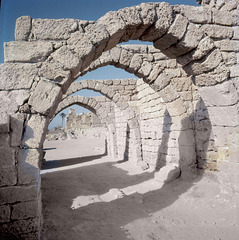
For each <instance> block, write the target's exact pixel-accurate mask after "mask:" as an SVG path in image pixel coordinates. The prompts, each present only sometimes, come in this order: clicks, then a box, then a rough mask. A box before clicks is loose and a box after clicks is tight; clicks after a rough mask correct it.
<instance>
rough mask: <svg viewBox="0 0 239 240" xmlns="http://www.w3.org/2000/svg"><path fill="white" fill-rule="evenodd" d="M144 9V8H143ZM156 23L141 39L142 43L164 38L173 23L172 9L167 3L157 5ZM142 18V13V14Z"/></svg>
mask: <svg viewBox="0 0 239 240" xmlns="http://www.w3.org/2000/svg"><path fill="white" fill-rule="evenodd" d="M142 8H143V7H142ZM155 12H156V22H155V24H154V25H152V26H151V27H150V28H149V29H147V30H146V31H145V32H144V34H143V35H142V36H141V37H140V40H142V41H154V40H156V39H158V38H160V37H162V36H163V34H165V33H166V32H167V30H168V28H169V27H170V25H171V23H172V21H173V10H172V7H171V6H170V5H169V4H168V3H166V2H162V3H158V4H156V5H155ZM141 16H142V13H141Z"/></svg>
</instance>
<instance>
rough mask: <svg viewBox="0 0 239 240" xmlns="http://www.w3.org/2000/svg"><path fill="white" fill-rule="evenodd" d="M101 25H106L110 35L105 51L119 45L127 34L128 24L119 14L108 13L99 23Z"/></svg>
mask: <svg viewBox="0 0 239 240" xmlns="http://www.w3.org/2000/svg"><path fill="white" fill-rule="evenodd" d="M97 22H98V23H99V24H102V25H105V27H106V30H107V31H108V33H109V34H110V40H109V41H108V44H107V47H106V49H105V50H109V49H111V48H112V47H114V46H115V45H116V44H118V43H119V40H120V38H121V37H122V36H123V34H124V33H125V28H126V23H125V22H124V20H123V19H122V18H121V16H120V13H118V12H108V13H106V14H105V15H104V16H103V17H101V18H99V19H98V21H97Z"/></svg>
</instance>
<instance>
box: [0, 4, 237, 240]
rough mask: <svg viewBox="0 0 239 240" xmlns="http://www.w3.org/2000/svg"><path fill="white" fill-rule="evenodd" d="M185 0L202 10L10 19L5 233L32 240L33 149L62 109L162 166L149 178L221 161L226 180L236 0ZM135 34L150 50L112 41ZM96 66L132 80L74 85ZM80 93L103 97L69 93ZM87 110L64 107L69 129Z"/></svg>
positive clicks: (36, 208) (0, 126)
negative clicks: (96, 123)
mask: <svg viewBox="0 0 239 240" xmlns="http://www.w3.org/2000/svg"><path fill="white" fill-rule="evenodd" d="M197 2H198V3H199V4H201V5H202V6H197V7H195V6H185V5H184V6H180V5H179V6H170V5H169V4H167V3H142V4H140V5H138V6H132V7H129V8H125V9H121V10H119V11H116V12H109V13H107V14H106V15H105V16H103V17H101V18H100V19H99V20H98V21H96V22H93V21H81V20H75V19H58V20H55V19H31V17H29V16H23V17H20V18H19V19H17V22H16V29H15V40H16V41H12V42H9V43H5V48H4V52H5V63H4V64H1V65H0V103H1V106H0V143H1V144H0V168H1V171H0V215H1V217H0V222H1V223H2V225H1V226H3V229H4V231H5V232H6V231H7V229H9V230H10V231H11V232H12V234H15V236H16V237H17V238H21V237H22V236H27V234H29V233H31V234H32V236H38V235H39V229H40V220H41V203H40V201H41V194H40V190H39V189H40V175H39V165H40V162H41V160H42V157H43V154H42V144H43V141H44V139H45V134H46V130H47V126H48V124H49V121H50V119H52V118H53V116H54V115H55V114H57V113H58V112H60V111H61V110H63V109H65V108H66V107H69V106H72V105H74V104H78V105H80V106H83V107H85V108H87V109H89V110H90V111H92V112H93V113H94V114H96V115H97V116H98V117H99V119H100V121H101V124H103V125H104V126H106V127H107V137H108V138H107V139H108V140H109V143H110V144H109V145H110V147H111V149H110V151H109V152H111V153H112V156H114V157H116V158H118V159H120V160H122V159H123V160H124V159H128V160H130V161H135V164H136V165H137V164H138V166H140V167H141V168H142V169H146V168H148V166H150V167H151V168H153V169H154V170H155V169H156V170H159V169H162V171H161V172H159V173H158V174H156V177H158V179H159V180H160V181H164V182H166V181H169V180H172V179H175V178H176V177H178V176H179V174H181V177H182V178H185V179H186V178H189V177H190V176H191V177H192V175H193V174H194V173H196V171H197V170H198V169H207V170H217V171H218V170H219V171H221V172H222V173H223V171H224V167H223V166H226V167H225V169H226V171H225V174H224V175H223V174H222V175H223V176H224V178H225V175H229V174H230V166H235V165H236V164H237V163H238V158H237V157H235V156H238V147H237V146H238V139H239V138H238V125H239V123H238V122H239V120H238V119H239V118H238V109H239V107H238V102H239V100H238V93H239V90H238V89H239V84H238V82H239V81H238V78H239V71H238V69H239V68H238V63H239V61H238V56H239V54H238V52H239V48H238V46H239V37H238V36H239V34H238V22H239V19H238V9H239V8H238V1H236V0H220V1H219V0H218V1H216V0H201V1H197ZM135 39H139V40H142V41H150V42H152V43H153V45H150V46H147V45H117V44H119V43H121V42H125V41H128V40H135ZM105 65H113V66H115V67H117V68H121V69H124V70H125V71H127V72H129V73H133V74H134V75H135V76H137V77H138V78H139V79H108V80H97V81H94V80H84V81H79V82H74V81H75V80H76V79H77V78H78V77H79V76H83V75H85V74H86V73H87V72H88V71H92V70H95V69H97V68H99V67H102V66H105ZM82 89H91V90H95V91H97V92H100V93H101V94H102V95H104V97H101V98H100V97H98V98H86V97H81V96H77V95H74V96H71V94H73V93H76V92H77V91H80V90H82ZM88 115H89V116H91V117H89V118H88ZM88 115H84V116H80V117H79V116H75V115H74V113H73V112H72V113H71V114H70V115H69V116H68V121H69V125H72V124H73V123H74V124H75V125H76V124H77V122H78V120H79V121H80V122H81V125H82V124H83V123H84V124H86V125H89V122H90V124H91V121H92V120H89V119H92V115H90V114H88ZM97 121H98V120H97ZM93 122H94V121H93ZM74 124H73V125H74ZM74 128H76V127H75V126H74ZM225 162H227V164H226V165H225V164H224V163H225ZM229 179H237V177H235V178H233V177H231V176H230V178H229ZM230 181H233V180H230ZM232 185H233V186H234V185H236V184H234V183H233V184H232ZM26 203H27V204H26ZM19 229H20V230H19ZM19 231H20V232H19ZM29 236H30V235H29Z"/></svg>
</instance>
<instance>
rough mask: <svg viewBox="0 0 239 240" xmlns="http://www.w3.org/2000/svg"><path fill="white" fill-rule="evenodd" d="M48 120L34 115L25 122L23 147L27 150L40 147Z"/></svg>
mask: <svg viewBox="0 0 239 240" xmlns="http://www.w3.org/2000/svg"><path fill="white" fill-rule="evenodd" d="M48 122H49V119H48V118H47V117H45V116H41V115H37V114H34V115H32V116H30V119H29V120H28V121H26V124H27V125H26V128H25V132H24V136H23V145H24V146H26V147H29V148H39V147H42V144H43V141H44V139H45V134H46V130H47V126H48Z"/></svg>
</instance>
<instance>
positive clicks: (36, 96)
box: [28, 79, 62, 117]
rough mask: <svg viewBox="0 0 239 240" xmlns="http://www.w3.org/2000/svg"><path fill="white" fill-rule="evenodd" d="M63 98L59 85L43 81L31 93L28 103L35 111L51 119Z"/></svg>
mask: <svg viewBox="0 0 239 240" xmlns="http://www.w3.org/2000/svg"><path fill="white" fill-rule="evenodd" d="M61 97H62V91H61V88H60V87H59V86H58V85H56V84H55V83H53V82H51V81H48V80H45V79H41V80H40V81H39V83H38V84H37V86H36V88H35V89H34V90H33V92H32V93H31V96H30V99H29V101H28V103H29V105H31V106H32V108H31V109H32V110H33V111H35V112H38V113H41V114H43V115H48V116H50V117H51V116H52V114H53V113H54V111H55V108H56V106H57V104H58V103H59V102H60V99H61Z"/></svg>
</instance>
